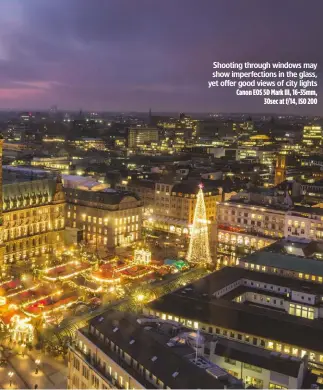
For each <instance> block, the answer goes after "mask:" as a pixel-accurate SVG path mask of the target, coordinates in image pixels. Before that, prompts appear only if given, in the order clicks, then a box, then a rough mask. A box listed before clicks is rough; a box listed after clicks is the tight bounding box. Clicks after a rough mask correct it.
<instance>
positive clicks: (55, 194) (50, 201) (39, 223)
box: [0, 166, 65, 273]
mask: <svg viewBox="0 0 323 390" xmlns="http://www.w3.org/2000/svg"><path fill="white" fill-rule="evenodd" d="M0 172H1V176H0V182H1V189H2V204H1V210H2V218H1V248H2V250H1V259H0V263H1V264H3V265H4V267H3V273H4V272H5V268H6V267H5V265H6V264H10V263H15V262H17V261H20V260H25V259H29V260H30V261H32V259H33V258H34V257H35V256H38V255H41V254H45V253H51V252H52V251H53V250H55V249H56V248H57V247H58V246H59V245H61V244H62V242H64V228H65V196H64V192H63V187H62V182H61V179H60V177H53V176H52V177H47V178H39V177H38V178H37V177H36V176H30V174H28V172H25V171H24V170H19V168H16V169H14V168H11V169H10V170H8V171H7V170H4V173H3V175H2V166H1V169H0Z"/></svg>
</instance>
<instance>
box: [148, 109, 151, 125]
mask: <svg viewBox="0 0 323 390" xmlns="http://www.w3.org/2000/svg"><path fill="white" fill-rule="evenodd" d="M151 121H152V117H151V108H150V109H149V114H148V124H149V125H151V124H152V123H151Z"/></svg>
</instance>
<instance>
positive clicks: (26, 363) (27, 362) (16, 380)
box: [0, 351, 67, 389]
mask: <svg viewBox="0 0 323 390" xmlns="http://www.w3.org/2000/svg"><path fill="white" fill-rule="evenodd" d="M37 359H39V360H40V364H39V369H38V372H36V367H37V365H36V363H35V360H37ZM10 373H12V374H13V375H12V377H11V386H10ZM35 385H38V389H64V388H66V386H67V364H66V363H64V362H63V361H62V360H57V359H54V358H51V357H49V356H48V355H45V354H43V353H41V352H38V351H32V352H31V353H29V354H28V355H27V354H26V355H24V356H22V355H13V356H11V357H10V358H9V361H8V365H7V366H6V367H0V388H3V389H33V388H35Z"/></svg>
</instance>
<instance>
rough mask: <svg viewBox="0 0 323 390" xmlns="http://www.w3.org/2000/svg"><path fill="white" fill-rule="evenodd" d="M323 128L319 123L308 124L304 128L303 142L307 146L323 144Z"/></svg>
mask: <svg viewBox="0 0 323 390" xmlns="http://www.w3.org/2000/svg"><path fill="white" fill-rule="evenodd" d="M322 139H323V130H322V127H321V126H318V125H308V126H304V128H303V144H305V145H306V146H310V147H311V146H319V145H322Z"/></svg>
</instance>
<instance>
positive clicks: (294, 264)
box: [241, 250, 323, 277]
mask: <svg viewBox="0 0 323 390" xmlns="http://www.w3.org/2000/svg"><path fill="white" fill-rule="evenodd" d="M241 261H244V262H247V263H252V264H256V265H260V266H267V267H273V268H277V269H284V270H289V271H294V272H298V273H303V274H310V275H315V276H322V277H323V261H322V260H318V259H314V258H309V257H301V256H296V255H292V254H288V253H279V252H276V251H272V252H271V251H269V250H261V251H257V252H254V253H252V254H250V255H248V256H246V257H243V258H242V259H241Z"/></svg>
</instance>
